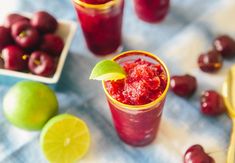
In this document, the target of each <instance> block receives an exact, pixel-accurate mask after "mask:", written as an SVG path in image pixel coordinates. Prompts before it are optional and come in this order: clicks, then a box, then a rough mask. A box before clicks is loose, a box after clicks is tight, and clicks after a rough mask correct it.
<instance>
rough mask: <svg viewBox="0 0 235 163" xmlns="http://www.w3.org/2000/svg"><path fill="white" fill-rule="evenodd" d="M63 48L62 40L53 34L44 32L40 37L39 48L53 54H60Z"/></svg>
mask: <svg viewBox="0 0 235 163" xmlns="http://www.w3.org/2000/svg"><path fill="white" fill-rule="evenodd" d="M63 48H64V41H63V40H62V39H61V38H60V37H59V36H57V35H55V34H46V35H44V36H43V38H42V43H41V45H40V49H41V50H42V51H45V52H47V53H48V54H52V55H53V56H60V54H61V52H62V50H63Z"/></svg>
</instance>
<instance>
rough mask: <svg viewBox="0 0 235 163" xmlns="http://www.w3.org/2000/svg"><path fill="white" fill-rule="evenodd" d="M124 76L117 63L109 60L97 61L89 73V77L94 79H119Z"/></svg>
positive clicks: (124, 73) (123, 71)
mask: <svg viewBox="0 0 235 163" xmlns="http://www.w3.org/2000/svg"><path fill="white" fill-rule="evenodd" d="M125 77H126V72H125V70H124V69H123V68H122V67H121V66H120V65H119V64H118V63H116V62H114V61H111V60H102V61H100V62H98V63H97V64H96V65H95V67H94V68H93V70H92V72H91V75H90V79H94V80H119V79H123V78H125Z"/></svg>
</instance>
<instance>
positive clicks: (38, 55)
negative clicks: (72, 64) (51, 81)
mask: <svg viewBox="0 0 235 163" xmlns="http://www.w3.org/2000/svg"><path fill="white" fill-rule="evenodd" d="M28 67H29V69H30V71H31V72H32V73H33V74H36V75H40V76H51V75H52V74H53V73H54V72H55V68H56V65H55V61H54V58H52V57H51V56H50V55H48V54H47V53H45V52H42V51H35V52H33V53H32V54H31V56H30V58H29V63H28Z"/></svg>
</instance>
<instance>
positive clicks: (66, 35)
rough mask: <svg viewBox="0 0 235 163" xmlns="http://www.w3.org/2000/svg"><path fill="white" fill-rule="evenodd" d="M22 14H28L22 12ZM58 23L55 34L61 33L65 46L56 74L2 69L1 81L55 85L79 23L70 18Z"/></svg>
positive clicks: (3, 82)
mask: <svg viewBox="0 0 235 163" xmlns="http://www.w3.org/2000/svg"><path fill="white" fill-rule="evenodd" d="M22 15H28V14H22ZM58 23H59V26H58V29H57V31H56V32H55V34H57V35H59V36H60V37H61V38H62V39H63V41H64V48H63V51H62V53H61V55H60V57H59V61H58V64H57V68H56V71H55V73H54V75H53V76H51V77H43V76H38V75H34V74H31V73H26V72H18V71H11V70H6V69H0V83H2V84H9V83H10V84H12V83H15V82H17V81H20V80H34V81H38V82H42V83H45V84H50V85H54V84H56V83H57V82H58V81H59V79H60V76H61V72H62V70H63V67H64V63H65V60H66V57H67V55H68V52H69V48H70V45H71V43H72V39H73V37H74V35H75V32H76V28H77V24H76V23H75V22H73V21H69V20H58Z"/></svg>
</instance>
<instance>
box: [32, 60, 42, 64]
mask: <svg viewBox="0 0 235 163" xmlns="http://www.w3.org/2000/svg"><path fill="white" fill-rule="evenodd" d="M33 63H34V64H36V65H40V64H41V62H40V61H39V60H34V61H33Z"/></svg>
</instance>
